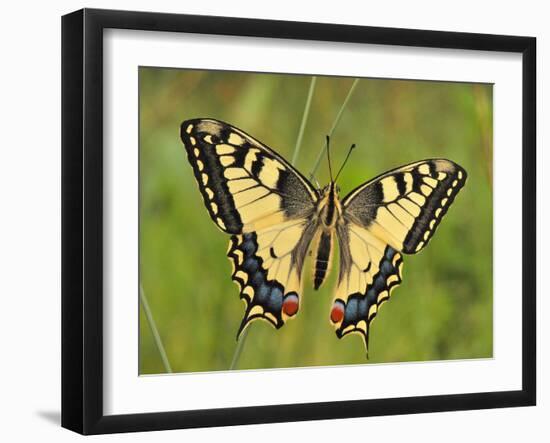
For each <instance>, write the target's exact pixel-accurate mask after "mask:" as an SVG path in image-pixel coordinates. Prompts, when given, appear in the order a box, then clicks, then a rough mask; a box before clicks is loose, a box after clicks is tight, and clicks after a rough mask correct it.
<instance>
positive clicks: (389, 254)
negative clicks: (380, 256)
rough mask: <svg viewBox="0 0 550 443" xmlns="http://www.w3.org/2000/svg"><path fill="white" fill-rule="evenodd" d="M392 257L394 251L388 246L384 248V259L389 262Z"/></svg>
mask: <svg viewBox="0 0 550 443" xmlns="http://www.w3.org/2000/svg"><path fill="white" fill-rule="evenodd" d="M394 255H395V249H393V248H392V247H390V246H388V247H386V258H387V259H388V260H391V259H392V258H393V256H394Z"/></svg>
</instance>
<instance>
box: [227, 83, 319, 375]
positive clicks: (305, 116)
mask: <svg viewBox="0 0 550 443" xmlns="http://www.w3.org/2000/svg"><path fill="white" fill-rule="evenodd" d="M316 82H317V77H315V76H312V77H311V81H310V83H309V91H308V94H307V99H306V105H305V107H304V112H303V113H302V122H301V123H300V130H299V131H298V137H297V138H296V144H295V145H294V153H293V154H292V162H291V163H292V165H295V164H296V160H297V159H298V154H299V152H300V148H301V147H302V140H303V138H304V131H305V128H306V123H307V119H308V116H309V110H310V108H311V99H312V97H313V92H314V91H315V83H316ZM251 327H252V325H248V327H247V328H246V329H245V330H244V331H243V333H242V335H241V338H240V339H239V341H238V342H237V347H236V348H235V352H234V353H233V358H232V359H231V366H229V370H230V371H232V370H233V369H235V368H236V367H237V364H238V363H239V359H240V357H241V353H242V351H243V348H244V344H245V342H246V338H247V337H248V333H249V330H250V328H251Z"/></svg>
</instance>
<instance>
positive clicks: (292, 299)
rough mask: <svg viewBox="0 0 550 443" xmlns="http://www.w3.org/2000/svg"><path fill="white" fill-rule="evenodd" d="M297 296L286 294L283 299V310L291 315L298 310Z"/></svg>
mask: <svg viewBox="0 0 550 443" xmlns="http://www.w3.org/2000/svg"><path fill="white" fill-rule="evenodd" d="M298 307H299V303H298V297H297V296H296V295H287V296H286V298H285V300H284V301H283V312H284V313H285V314H286V315H288V316H289V317H292V316H293V315H294V314H296V312H298Z"/></svg>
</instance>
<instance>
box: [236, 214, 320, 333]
mask: <svg viewBox="0 0 550 443" xmlns="http://www.w3.org/2000/svg"><path fill="white" fill-rule="evenodd" d="M312 233H313V229H312V225H308V224H307V222H305V221H291V222H287V223H285V224H282V225H279V226H276V227H271V228H265V229H263V230H261V231H258V232H251V233H245V234H242V235H233V236H232V237H231V240H230V243H229V250H228V253H227V255H228V257H229V258H230V260H231V261H232V265H233V274H232V278H233V280H234V281H235V282H236V283H237V285H238V286H239V290H240V297H241V299H242V300H243V301H244V302H245V305H246V308H245V315H244V318H243V320H242V323H241V326H240V328H239V331H238V333H237V336H238V335H240V333H241V332H242V331H243V330H244V328H245V327H246V326H247V325H248V324H249V322H251V321H253V320H255V319H264V320H267V321H268V322H269V323H271V324H272V325H273V326H274V327H276V328H277V329H278V328H280V327H281V326H283V324H284V322H285V321H286V320H287V319H288V318H289V317H293V316H294V315H295V314H296V313H297V311H298V308H299V305H300V294H301V289H302V285H301V274H302V268H303V263H304V260H305V257H306V252H307V249H308V245H309V243H310V241H311V236H312Z"/></svg>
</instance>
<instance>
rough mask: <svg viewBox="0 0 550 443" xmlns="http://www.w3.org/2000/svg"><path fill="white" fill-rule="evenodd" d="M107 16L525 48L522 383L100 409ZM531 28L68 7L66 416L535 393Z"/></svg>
mask: <svg viewBox="0 0 550 443" xmlns="http://www.w3.org/2000/svg"><path fill="white" fill-rule="evenodd" d="M108 28H117V29H132V30H147V31H171V32H179V33H197V34H217V35H228V36H249V37H270V38H282V39H301V40H317V41H333V42H353V43H370V44H378V45H399V46H416V47H430V48H454V49H469V50H478V51H501V52H510V53H519V54H521V55H522V65H523V80H522V81H523V86H522V87H523V97H522V128H523V135H522V137H523V138H522V143H523V144H522V156H523V164H522V167H521V171H522V182H523V189H522V193H523V207H522V221H523V232H522V240H523V257H522V263H523V269H522V288H523V293H522V303H521V309H522V310H521V313H522V314H521V315H522V330H521V334H522V388H521V390H517V391H505V392H478V393H469V394H457V395H435V396H420V397H403V398H391V399H372V400H357V401H337V402H324V403H308V404H285V405H266V406H261V407H237V408H224V409H208V410H191V411H170V412H160V413H142V414H130V415H105V414H104V412H103V406H102V405H103V334H102V331H103V298H102V293H103V146H102V139H103V86H102V85H103V31H104V30H105V29H108ZM535 85H536V39H535V38H533V37H517V36H503V35H485V34H471V33H456V32H440V31H423V30H412V29H390V28H377V27H365V26H349V25H337V24H320V23H300V22H286V21H273V20H256V19H243V18H229V17H208V16H194V15H176V14H162V13H149V12H126V11H110V10H97V9H83V10H80V11H76V12H73V13H71V14H68V15H65V16H64V17H63V18H62V426H63V427H66V428H68V429H71V430H73V431H76V432H79V433H82V434H102V433H114V432H130V431H149V430H161V429H177V428H192V427H209V426H227V425H238V424H253V423H272V422H283V421H300V420H316V419H329V418H345V417H361V416H378V415H389V414H411V413H422V412H435V411H456V410H465V409H484V408H500V407H513V406H529V405H535V402H536V337H535V331H536V315H535V309H536V306H535V303H536V302H535V300H536V275H535V273H536V266H535V260H536V136H535V134H536V118H535V116H536V101H535V100H536V90H535Z"/></svg>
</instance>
